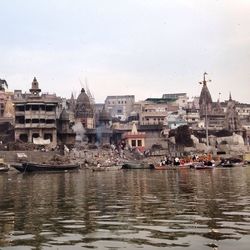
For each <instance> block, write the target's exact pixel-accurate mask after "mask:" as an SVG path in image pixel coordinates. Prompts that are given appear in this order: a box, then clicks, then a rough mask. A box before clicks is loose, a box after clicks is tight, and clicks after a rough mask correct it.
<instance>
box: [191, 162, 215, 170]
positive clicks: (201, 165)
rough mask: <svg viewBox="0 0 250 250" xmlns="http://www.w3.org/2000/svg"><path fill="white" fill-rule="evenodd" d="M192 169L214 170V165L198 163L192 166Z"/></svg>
mask: <svg viewBox="0 0 250 250" xmlns="http://www.w3.org/2000/svg"><path fill="white" fill-rule="evenodd" d="M190 168H193V169H213V168H214V165H207V164H204V163H203V162H197V163H195V164H193V165H191V166H190Z"/></svg>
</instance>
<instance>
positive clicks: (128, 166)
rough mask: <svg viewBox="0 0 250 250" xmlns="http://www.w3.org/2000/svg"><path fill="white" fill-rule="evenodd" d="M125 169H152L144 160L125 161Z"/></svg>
mask: <svg viewBox="0 0 250 250" xmlns="http://www.w3.org/2000/svg"><path fill="white" fill-rule="evenodd" d="M122 168H123V169H150V168H151V166H150V165H149V164H147V163H144V162H136V161H135V162H132V161H131V162H125V163H124V164H123V165H122Z"/></svg>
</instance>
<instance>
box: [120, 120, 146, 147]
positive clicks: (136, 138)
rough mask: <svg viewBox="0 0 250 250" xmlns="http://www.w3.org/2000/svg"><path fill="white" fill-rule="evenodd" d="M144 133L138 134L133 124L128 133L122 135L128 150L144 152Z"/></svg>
mask: <svg viewBox="0 0 250 250" xmlns="http://www.w3.org/2000/svg"><path fill="white" fill-rule="evenodd" d="M145 138H146V133H145V132H138V130H137V127H136V124H135V123H133V125H132V129H131V131H129V132H126V133H124V134H123V139H124V140H125V141H126V144H127V145H128V146H129V148H131V149H134V148H137V149H138V150H139V151H141V152H144V150H145Z"/></svg>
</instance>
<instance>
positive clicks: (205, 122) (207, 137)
mask: <svg viewBox="0 0 250 250" xmlns="http://www.w3.org/2000/svg"><path fill="white" fill-rule="evenodd" d="M205 123H206V124H205V125H206V143H207V146H208V122H207V103H206V109H205Z"/></svg>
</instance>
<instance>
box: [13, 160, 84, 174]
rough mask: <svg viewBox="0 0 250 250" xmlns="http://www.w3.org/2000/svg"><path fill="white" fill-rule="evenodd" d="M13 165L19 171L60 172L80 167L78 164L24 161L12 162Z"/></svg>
mask: <svg viewBox="0 0 250 250" xmlns="http://www.w3.org/2000/svg"><path fill="white" fill-rule="evenodd" d="M13 167H14V168H15V169H17V170H18V171H20V172H21V173H25V172H48V171H49V172H58V171H59V172H60V171H70V170H77V169H79V168H80V165H79V164H70V163H69V164H40V163H32V162H25V163H22V164H13Z"/></svg>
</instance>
